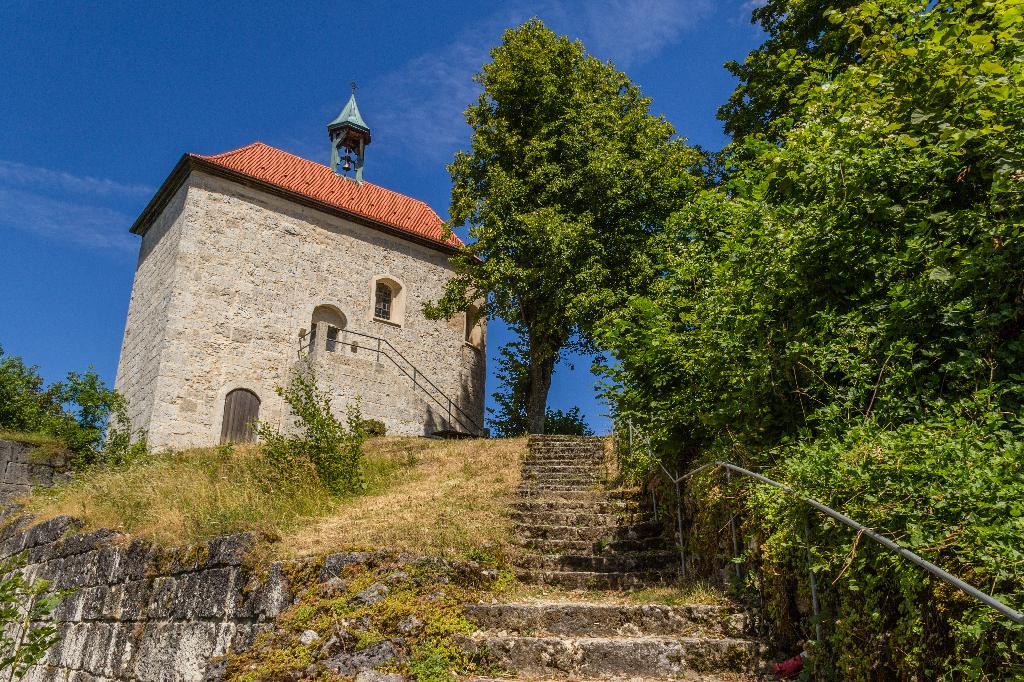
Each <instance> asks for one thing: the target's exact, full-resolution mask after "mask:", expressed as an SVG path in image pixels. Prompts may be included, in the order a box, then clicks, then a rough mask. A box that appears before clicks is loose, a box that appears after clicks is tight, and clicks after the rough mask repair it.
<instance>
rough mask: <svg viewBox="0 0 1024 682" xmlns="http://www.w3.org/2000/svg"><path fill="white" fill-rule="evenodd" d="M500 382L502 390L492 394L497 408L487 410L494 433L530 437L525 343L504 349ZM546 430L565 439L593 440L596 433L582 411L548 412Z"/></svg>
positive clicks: (545, 420) (512, 344) (501, 352)
mask: <svg viewBox="0 0 1024 682" xmlns="http://www.w3.org/2000/svg"><path fill="white" fill-rule="evenodd" d="M497 379H498V381H500V382H501V388H500V389H499V390H497V391H495V392H494V393H493V394H492V398H493V399H494V403H495V405H497V407H496V408H487V409H488V411H489V412H490V413H491V417H490V418H489V419H488V422H489V423H490V425H491V430H492V432H493V433H494V435H496V436H498V437H500V438H509V437H514V436H522V435H523V434H525V433H528V432H529V426H530V422H529V418H528V417H527V414H526V397H527V395H528V394H529V392H530V391H529V386H530V370H529V358H528V356H527V347H526V343H525V342H524V341H523V340H522V339H517V340H514V341H510V342H509V343H507V344H505V345H504V346H502V348H501V350H500V351H499V353H498V371H497ZM544 430H545V432H547V433H550V434H558V435H564V436H591V435H593V433H594V432H593V431H592V430H591V428H590V427H589V426H588V425H587V422H586V420H585V419H584V418H583V415H582V414H580V408H578V407H573V408H570V409H569V410H566V411H564V412H563V411H562V410H552V409H551V408H547V409H546V411H545V416H544Z"/></svg>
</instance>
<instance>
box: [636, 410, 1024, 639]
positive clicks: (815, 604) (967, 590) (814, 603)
mask: <svg viewBox="0 0 1024 682" xmlns="http://www.w3.org/2000/svg"><path fill="white" fill-rule="evenodd" d="M630 438H631V440H632V425H630ZM647 456H648V471H651V470H652V469H653V462H654V461H655V458H654V455H653V452H652V451H651V448H650V445H649V444H648V446H647ZM657 463H658V466H659V467H660V468H661V471H662V472H663V473H664V474H665V476H666V477H667V478H668V480H669V482H671V483H672V485H673V487H674V488H675V493H676V532H677V534H678V542H679V544H678V545H677V546H678V548H679V561H680V574H681V575H682V576H683V577H685V576H686V549H685V546H684V544H683V515H682V482H683V481H684V480H686V479H687V478H691V477H693V476H695V475H697V474H699V473H701V472H703V471H707V470H709V469H710V470H715V469H719V468H721V469H724V470H725V473H726V481H727V482H731V479H732V474H733V473H736V474H740V475H741V476H746V477H748V478H752V479H754V480H755V481H758V482H759V483H763V484H765V485H769V486H772V487H774V488H777V489H779V490H781V491H783V492H784V493H786V494H787V495H790V496H792V497H795V498H796V499H798V500H800V501H801V502H803V503H804V504H806V505H808V506H809V507H811V508H812V509H814V510H816V511H818V512H821V513H822V514H825V515H826V516H828V517H830V518H832V519H835V520H836V521H839V522H840V523H842V524H843V525H845V526H848V527H850V528H852V529H853V530H855V531H857V533H858V534H860V535H864V536H866V537H868V538H870V539H871V540H874V541H875V542H877V543H878V544H880V545H882V546H883V547H885V548H886V549H888V550H889V551H891V552H894V553H896V554H898V555H899V556H901V557H903V558H904V559H907V560H908V561H910V562H912V563H913V564H915V565H916V566H918V567H920V568H922V569H924V570H925V571H927V572H928V573H930V574H932V575H934V576H935V577H937V578H939V579H940V580H943V581H944V582H946V583H948V584H949V585H952V586H953V587H955V588H956V589H958V590H960V591H961V592H963V593H964V594H967V595H969V596H971V597H973V598H974V599H976V600H977V601H979V602H981V603H982V604H984V605H985V606H988V607H990V608H992V609H995V610H996V611H998V612H999V613H1001V614H1003V615H1004V616H1006V617H1007V618H1009V619H1010V620H1012V621H1013V622H1014V623H1017V624H1018V625H1024V613H1021V612H1020V611H1017V610H1016V609H1013V608H1011V607H1009V606H1007V605H1006V604H1004V603H1003V602H1001V601H999V600H998V599H996V598H995V597H993V596H992V595H990V594H988V593H986V592H982V591H981V590H979V589H978V588H976V587H974V586H973V585H971V584H970V583H967V582H965V581H963V580H961V579H960V578H958V577H956V576H955V575H953V574H951V573H949V572H948V571H944V570H943V569H941V568H939V567H938V566H936V565H935V564H933V563H931V562H930V561H928V560H927V559H925V558H923V557H921V556H920V555H918V554H915V553H914V552H912V551H910V550H909V549H907V548H906V547H903V546H902V545H900V544H899V543H897V542H894V541H893V540H890V539H889V538H887V537H885V536H884V535H881V534H879V533H877V532H875V531H874V530H872V529H871V528H868V527H867V526H865V525H864V524H862V523H859V522H857V521H855V520H853V519H851V518H850V517H849V516H846V515H845V514H843V513H842V512H838V511H836V510H835V509H832V508H831V507H828V506H826V505H824V504H822V503H821V502H818V501H817V500H814V499H811V498H809V497H803V496H801V495H800V494H799V493H797V492H796V491H795V490H793V489H792V488H790V487H789V486H787V485H785V484H783V483H779V482H778V481H774V480H772V479H770V478H768V477H767V476H762V475H761V474H758V473H755V472H753V471H750V470H749V469H744V468H743V467H740V466H737V465H735V464H733V463H731V462H726V461H715V462H709V463H708V464H704V465H702V466H699V467H697V468H696V469H693V470H691V471H688V472H687V473H685V474H682V475H681V476H680V475H675V476H673V475H672V474H671V473H670V472H669V471H668V469H666V468H665V465H664V464H662V463H661V461H660V460H657ZM652 502H653V503H654V505H655V506H654V513H655V515H657V502H656V499H655V498H654V497H653V492H652ZM729 528H730V534H731V539H732V551H733V558H734V559H738V558H739V554H740V552H739V540H738V536H737V532H736V517H735V515H734V514H733V513H732V511H731V510H730V513H729ZM804 540H805V542H806V544H807V562H808V574H809V583H810V592H811V608H812V611H813V614H814V620H815V634H816V635H817V638H818V640H821V622H820V619H819V616H820V606H819V601H818V585H817V576H816V575H815V572H814V569H813V567H812V562H811V527H810V519H809V518H808V517H806V516H805V517H804ZM734 565H735V567H736V574H737V577H739V576H740V575H741V567H740V564H739V563H738V562H734Z"/></svg>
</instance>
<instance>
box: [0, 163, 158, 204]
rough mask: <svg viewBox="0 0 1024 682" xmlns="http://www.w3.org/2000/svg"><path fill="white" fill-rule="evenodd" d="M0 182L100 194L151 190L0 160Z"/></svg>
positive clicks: (138, 193)
mask: <svg viewBox="0 0 1024 682" xmlns="http://www.w3.org/2000/svg"><path fill="white" fill-rule="evenodd" d="M0 185H8V186H15V187H29V188H38V187H41V186H45V187H46V188H47V189H48V190H51V191H52V190H59V191H63V192H71V193H74V194H85V195H90V196H101V197H125V196H147V195H150V194H153V192H154V189H153V188H152V187H149V186H147V185H126V184H124V183H120V182H116V181H114V180H105V179H102V178H93V177H90V176H79V175H71V174H70V173H65V172H64V171H55V170H50V169H49V168H39V167H38V166H28V165H25V164H23V163H18V162H16V161H4V160H3V159H0Z"/></svg>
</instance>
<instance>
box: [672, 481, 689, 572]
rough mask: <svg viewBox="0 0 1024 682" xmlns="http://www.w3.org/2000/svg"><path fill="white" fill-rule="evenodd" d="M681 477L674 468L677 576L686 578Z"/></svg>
mask: <svg viewBox="0 0 1024 682" xmlns="http://www.w3.org/2000/svg"><path fill="white" fill-rule="evenodd" d="M682 481H683V479H682V478H681V477H680V476H679V470H678V469H676V476H675V478H674V480H673V483H675V486H676V535H677V537H678V540H679V576H680V577H681V578H683V579H686V548H685V547H684V546H683V492H682V490H683V488H682V485H681V483H682Z"/></svg>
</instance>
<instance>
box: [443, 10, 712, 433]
mask: <svg viewBox="0 0 1024 682" xmlns="http://www.w3.org/2000/svg"><path fill="white" fill-rule="evenodd" d="M476 80H477V81H478V82H479V83H480V85H481V86H482V93H481V94H480V97H479V100H478V101H477V102H476V103H475V104H473V105H472V106H470V107H469V109H468V110H467V111H466V119H467V121H468V122H469V124H470V126H471V127H472V130H473V133H472V150H471V151H470V152H462V153H459V154H458V155H456V157H455V160H454V161H453V163H452V164H451V165H450V166H449V171H450V173H451V176H452V184H453V187H452V199H451V208H450V215H451V225H452V226H456V227H457V226H462V225H468V226H469V233H470V237H471V243H470V245H469V246H468V247H467V248H466V249H464V250H463V252H462V254H460V255H459V256H457V257H456V258H455V264H456V267H457V276H456V277H455V278H453V279H452V280H451V281H450V283H449V285H448V287H447V289H446V291H445V293H444V296H443V297H442V299H441V300H440V301H438V302H436V303H435V305H433V306H430V307H428V313H430V314H433V315H435V316H441V315H451V314H454V313H456V312H457V311H459V310H463V309H465V308H466V306H467V305H469V304H470V303H472V302H474V301H477V300H485V301H486V303H485V312H486V313H488V314H490V315H497V316H500V317H502V318H504V319H505V320H507V321H508V322H509V323H510V324H511V325H512V326H513V327H515V328H517V329H520V330H522V333H523V335H524V336H525V339H526V341H527V352H528V360H529V387H528V391H527V412H528V415H529V427H530V431H531V432H534V433H538V432H542V431H543V424H544V411H545V405H546V398H547V393H548V389H549V387H550V383H551V374H552V371H553V369H554V365H555V362H556V361H557V359H558V354H559V352H560V351H561V350H562V349H563V348H564V347H565V346H566V344H567V343H569V342H570V341H571V340H572V339H573V338H574V337H575V336H576V335H578V334H579V335H581V336H580V337H579V338H583V339H586V338H587V337H588V335H589V330H590V328H591V325H592V324H593V322H594V320H596V319H599V318H601V317H602V316H603V315H604V314H606V312H607V311H608V310H610V309H612V308H614V307H615V306H617V305H618V304H619V303H621V302H622V301H623V296H624V292H629V291H632V290H634V289H635V288H636V287H637V286H638V284H639V283H640V282H644V281H649V280H650V279H652V278H653V277H654V275H655V272H654V270H653V267H652V261H653V259H652V257H651V253H650V247H649V241H650V239H651V237H652V236H653V235H655V234H657V233H658V232H659V231H660V230H661V229H662V228H663V226H664V223H665V220H666V219H667V218H668V216H669V215H670V214H671V213H672V212H673V211H674V210H676V209H677V208H678V207H679V206H680V205H681V202H682V199H683V198H685V197H686V196H689V195H691V194H692V193H693V192H694V191H695V190H696V189H697V188H698V187H699V186H700V185H701V183H702V180H701V175H700V174H699V173H697V172H696V170H697V169H698V167H699V166H700V164H701V162H702V155H701V154H700V153H699V152H697V151H696V150H694V149H692V148H690V147H688V146H686V145H685V144H684V143H683V142H682V141H680V140H678V139H676V138H675V137H674V131H673V128H672V126H671V125H669V123H668V122H667V121H665V120H664V118H662V117H660V116H655V115H653V114H652V113H651V112H650V99H649V98H647V97H644V96H643V95H642V94H641V92H640V89H639V88H638V87H637V86H636V85H635V84H634V83H632V82H631V81H630V80H629V78H628V77H627V76H626V75H625V74H624V73H622V72H621V71H618V70H617V69H615V68H614V66H613V65H611V64H610V63H607V62H602V61H601V60H599V59H597V58H596V57H594V56H592V55H590V54H588V53H587V52H586V50H585V49H584V47H583V45H582V43H580V42H578V41H575V42H574V41H572V40H569V39H568V38H566V37H565V36H558V35H556V34H555V33H553V32H552V31H550V30H549V29H548V28H546V27H545V26H544V24H543V23H541V22H540V21H539V20H536V19H534V20H532V21H529V22H527V23H526V24H524V25H522V26H520V27H519V28H516V29H512V30H509V31H507V32H506V33H505V35H504V38H503V41H502V44H501V45H499V46H498V47H496V48H495V49H494V50H493V51H492V52H491V61H490V62H489V63H487V64H485V65H484V66H483V70H482V71H481V72H480V73H479V74H478V75H477V76H476Z"/></svg>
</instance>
